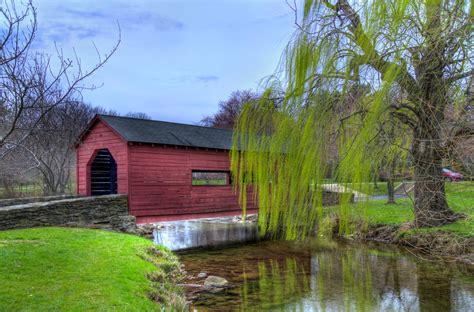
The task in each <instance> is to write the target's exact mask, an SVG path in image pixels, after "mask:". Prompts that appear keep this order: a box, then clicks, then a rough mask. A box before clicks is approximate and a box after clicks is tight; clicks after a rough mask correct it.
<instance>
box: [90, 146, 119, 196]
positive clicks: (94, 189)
mask: <svg viewBox="0 0 474 312" xmlns="http://www.w3.org/2000/svg"><path fill="white" fill-rule="evenodd" d="M109 194H117V163H116V162H115V159H114V158H113V157H112V155H111V154H110V152H109V150H108V149H101V150H99V151H98V152H97V155H96V156H95V158H94V161H93V162H92V164H91V195H92V196H98V195H109Z"/></svg>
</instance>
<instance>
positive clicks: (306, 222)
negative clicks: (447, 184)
mask: <svg viewBox="0 0 474 312" xmlns="http://www.w3.org/2000/svg"><path fill="white" fill-rule="evenodd" d="M331 3H333V2H331V1H318V0H306V1H304V7H303V8H295V13H298V14H302V16H301V18H299V19H298V21H299V24H298V26H299V30H298V31H297V32H296V34H295V37H294V38H293V40H292V41H291V42H290V43H289V45H288V47H287V49H286V50H285V52H284V58H283V59H284V63H283V64H282V65H283V66H284V70H283V71H282V72H284V75H283V76H282V77H275V78H274V79H273V80H272V81H270V82H269V87H268V89H267V90H266V92H265V93H264V94H263V97H262V99H261V100H260V102H259V103H258V105H255V104H249V105H246V106H245V107H244V109H243V111H242V113H241V115H240V117H239V120H238V122H237V126H236V129H235V131H234V141H233V150H232V172H233V175H234V180H233V181H235V182H236V187H237V188H238V190H239V193H240V199H241V202H242V204H243V206H244V214H245V207H246V206H247V204H248V201H249V200H255V201H256V203H257V204H258V206H259V225H260V229H261V233H262V234H263V235H267V236H271V237H284V238H286V239H297V238H303V237H304V236H306V235H307V234H308V233H309V232H310V231H311V230H312V229H313V227H314V225H315V224H318V223H319V226H320V228H321V227H322V226H323V218H322V215H323V208H322V202H323V193H324V192H323V188H322V187H321V185H322V184H324V181H325V177H326V176H327V173H328V172H330V171H332V172H333V177H335V180H336V182H338V183H340V184H342V185H346V186H348V187H350V188H351V189H355V190H357V191H360V192H362V193H368V188H369V183H368V182H369V181H371V180H372V175H373V174H374V173H375V172H377V170H378V169H379V168H380V167H381V166H382V163H383V160H384V159H385V161H386V160H387V159H392V160H393V158H394V157H406V155H407V153H406V150H407V148H408V146H409V143H410V142H409V140H406V139H405V138H403V137H397V138H394V139H393V141H392V143H393V146H397V147H399V148H400V149H398V148H393V146H392V147H387V146H386V145H383V144H378V143H379V142H377V139H376V138H377V136H379V135H380V133H383V131H384V125H385V124H386V123H387V121H388V120H390V118H389V110H388V107H389V106H390V105H391V104H392V103H391V102H390V100H389V93H390V92H391V90H393V88H395V86H397V85H400V86H401V87H402V88H406V85H407V84H406V81H405V79H406V76H407V75H406V72H407V71H410V70H411V69H410V64H408V65H407V62H406V59H407V55H408V50H409V47H410V46H412V45H414V42H416V41H417V40H418V39H419V38H422V37H423V34H422V32H423V27H424V25H425V24H426V23H429V20H430V18H431V17H430V14H431V13H430V12H431V11H430V10H431V9H432V7H436V6H437V5H439V3H440V2H439V1H409V0H396V1H395V0H393V1H377V0H372V1H365V2H363V3H364V4H363V5H360V6H357V4H349V3H348V2H347V1H337V3H336V4H331ZM453 3H456V4H457V5H458V6H459V5H460V6H461V7H462V8H463V9H466V8H468V9H469V10H472V9H470V8H471V3H470V1H461V2H460V1H454V2H453ZM443 5H445V6H449V4H448V3H444V2H443ZM351 10H352V11H351ZM466 10H467V9H466ZM356 12H357V13H356ZM420 27H421V28H420ZM279 85H282V86H283V87H282V88H279V87H277V86H279ZM280 94H281V96H278V95H280ZM405 114H406V115H407V116H410V114H411V112H410V111H406V112H405ZM396 127H399V128H402V127H403V125H402V124H401V123H400V124H399V125H397V126H396ZM400 150H401V151H402V153H401V154H400ZM334 159H337V166H335V168H334V166H333V165H331V164H332V163H334V161H333V160H334ZM349 183H350V184H349ZM249 190H253V191H254V192H253V194H254V195H253V196H254V198H248V196H249V194H252V192H249ZM349 203H350V196H348V195H345V196H342V198H341V205H340V208H338V209H340V213H339V214H340V216H341V217H340V220H339V222H340V223H339V230H340V231H341V232H348V231H350V230H351V229H350V227H349V225H348V211H349ZM360 209H361V215H364V208H360Z"/></svg>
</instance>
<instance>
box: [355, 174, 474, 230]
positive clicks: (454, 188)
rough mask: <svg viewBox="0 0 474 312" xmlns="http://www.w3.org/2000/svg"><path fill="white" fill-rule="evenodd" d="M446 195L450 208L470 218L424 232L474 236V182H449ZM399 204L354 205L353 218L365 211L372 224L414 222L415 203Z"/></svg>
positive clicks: (402, 200) (403, 202)
mask: <svg viewBox="0 0 474 312" xmlns="http://www.w3.org/2000/svg"><path fill="white" fill-rule="evenodd" d="M446 194H447V198H448V203H449V206H450V207H451V208H452V209H453V210H454V211H456V212H463V213H465V214H467V215H468V216H469V217H468V218H466V219H464V220H460V221H458V222H455V223H452V224H448V225H444V226H440V227H436V228H430V229H422V231H438V230H443V231H447V232H452V233H455V234H457V235H460V236H474V182H456V183H453V182H447V183H446ZM396 202H397V204H395V205H387V204H386V200H376V201H369V202H367V203H365V202H364V203H356V204H353V205H352V208H353V209H351V213H352V217H353V218H356V217H360V216H361V215H362V214H363V212H364V209H366V210H365V211H366V213H367V221H368V222H369V223H370V224H390V225H400V224H402V223H404V222H408V221H413V218H414V216H413V203H412V201H411V200H410V199H408V198H405V199H397V200H396Z"/></svg>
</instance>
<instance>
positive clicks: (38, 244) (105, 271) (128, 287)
mask: <svg viewBox="0 0 474 312" xmlns="http://www.w3.org/2000/svg"><path fill="white" fill-rule="evenodd" d="M151 246H153V244H152V242H151V241H148V240H146V239H143V238H140V237H137V236H132V235H126V234H118V233H113V232H107V231H100V230H89V229H74V228H35V229H26V230H10V231H0V284H1V286H0V311H91V310H94V311H155V310H160V307H159V306H158V304H156V303H155V302H153V301H152V300H150V299H149V298H148V297H147V294H148V292H150V291H151V289H152V287H151V282H150V280H149V279H147V277H146V275H147V274H148V273H150V272H154V273H155V274H156V273H157V271H158V273H160V272H159V271H160V269H159V268H158V267H157V266H156V265H153V264H152V263H150V262H149V261H146V260H144V259H143V258H142V257H147V256H148V257H149V255H147V254H146V252H145V250H146V249H147V248H149V247H151ZM159 249H160V251H161V253H160V254H161V255H164V257H161V258H159V257H158V256H157V257H155V258H154V259H156V263H160V262H161V264H163V267H166V266H168V267H169V266H172V265H175V264H174V263H172V262H173V261H176V258H175V257H174V256H173V255H172V254H171V253H170V252H169V251H167V250H165V249H164V248H159ZM176 263H177V261H176ZM163 275H166V274H163ZM165 282H166V281H165ZM168 283H170V281H168ZM168 286H170V287H171V288H173V287H174V286H173V285H168Z"/></svg>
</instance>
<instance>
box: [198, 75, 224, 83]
mask: <svg viewBox="0 0 474 312" xmlns="http://www.w3.org/2000/svg"><path fill="white" fill-rule="evenodd" d="M196 79H197V80H198V81H201V82H214V81H217V80H219V77H217V76H214V75H202V76H196Z"/></svg>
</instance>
